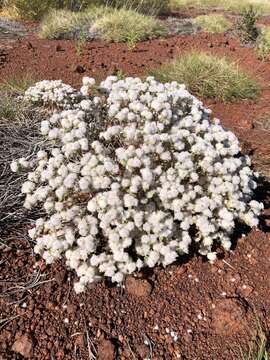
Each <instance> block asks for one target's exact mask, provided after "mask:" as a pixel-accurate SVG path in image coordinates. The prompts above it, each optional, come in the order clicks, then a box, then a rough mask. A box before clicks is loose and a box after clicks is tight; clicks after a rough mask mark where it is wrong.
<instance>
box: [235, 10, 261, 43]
mask: <svg viewBox="0 0 270 360" xmlns="http://www.w3.org/2000/svg"><path fill="white" fill-rule="evenodd" d="M257 18H258V15H257V12H256V11H255V10H254V8H253V6H250V7H249V8H247V9H245V10H244V11H243V15H242V19H241V22H240V23H239V25H238V32H239V35H240V39H241V41H242V42H244V43H249V42H253V41H256V39H257V37H258V35H259V31H258V28H257V26H256V22H257Z"/></svg>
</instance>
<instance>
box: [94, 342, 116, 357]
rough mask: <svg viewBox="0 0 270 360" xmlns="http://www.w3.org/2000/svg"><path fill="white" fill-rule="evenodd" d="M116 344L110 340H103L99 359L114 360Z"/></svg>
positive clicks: (99, 350) (100, 344)
mask: <svg viewBox="0 0 270 360" xmlns="http://www.w3.org/2000/svg"><path fill="white" fill-rule="evenodd" d="M114 352H115V349H114V345H113V344H112V342H111V341H110V340H102V341H101V342H100V343H99V346H98V359H99V360H113V359H114Z"/></svg>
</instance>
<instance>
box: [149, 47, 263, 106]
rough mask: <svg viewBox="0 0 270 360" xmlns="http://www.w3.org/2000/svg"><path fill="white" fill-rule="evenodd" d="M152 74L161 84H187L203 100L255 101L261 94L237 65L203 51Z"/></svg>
mask: <svg viewBox="0 0 270 360" xmlns="http://www.w3.org/2000/svg"><path fill="white" fill-rule="evenodd" d="M151 75H153V76H155V78H156V79H157V80H159V81H162V82H168V81H177V82H179V83H184V84H185V85H186V86H187V88H188V90H189V91H190V92H191V93H192V94H194V95H196V96H198V97H200V98H215V99H218V100H222V101H235V100H240V99H254V98H256V97H257V96H258V94H259V92H260V87H259V85H258V83H257V82H256V81H255V80H254V79H253V78H251V77H250V76H249V75H247V74H246V73H245V72H244V71H242V70H240V69H239V67H238V66H237V65H236V64H234V63H231V62H229V61H228V60H226V59H225V58H219V57H217V56H212V55H208V54H205V53H201V52H192V53H188V54H185V55H183V56H181V57H178V58H177V59H175V60H173V61H172V62H169V63H167V64H164V65H163V66H161V67H160V68H159V69H157V70H154V71H152V72H151Z"/></svg>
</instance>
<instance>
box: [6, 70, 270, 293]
mask: <svg viewBox="0 0 270 360" xmlns="http://www.w3.org/2000/svg"><path fill="white" fill-rule="evenodd" d="M57 84H58V85H57V86H56V87H55V82H53V83H51V82H48V81H47V82H43V83H42V85H40V84H37V85H36V86H34V87H32V88H30V89H29V90H28V91H27V92H26V95H25V97H26V98H27V99H29V100H34V101H36V99H38V101H39V102H43V103H44V104H47V103H48V101H49V102H52V103H54V104H55V105H57V106H58V107H63V108H64V110H63V111H62V112H58V113H54V114H53V115H52V116H51V118H50V119H49V120H46V121H43V122H42V123H41V132H42V134H43V135H44V136H45V137H46V139H47V140H48V141H49V142H50V143H51V144H52V147H51V148H50V149H49V150H48V151H39V152H38V153H37V154H36V156H34V157H32V158H29V159H20V160H19V161H18V162H15V161H14V162H13V163H12V165H11V167H12V169H13V170H14V171H20V170H22V169H26V170H27V173H28V175H27V176H28V179H27V181H26V182H25V183H24V184H23V186H22V193H24V194H25V195H26V198H25V207H26V208H27V209H30V208H32V207H35V206H37V205H42V206H43V208H44V209H45V211H46V216H45V217H44V218H40V219H38V220H37V221H36V223H35V227H33V228H32V229H31V230H30V231H29V234H30V236H31V238H32V239H34V240H35V241H36V245H35V252H36V253H38V254H40V255H41V256H42V257H43V258H44V259H45V260H46V262H47V263H52V262H53V261H55V260H56V259H59V258H61V257H65V259H66V262H67V265H68V266H69V267H70V268H72V269H74V270H75V271H76V273H77V275H78V277H79V281H78V282H77V283H76V284H75V290H76V291H77V292H81V291H83V290H84V288H85V285H86V284H88V283H91V282H94V281H97V280H99V279H101V278H102V277H104V276H105V277H109V278H111V279H112V281H114V282H121V281H122V280H123V278H124V276H125V275H126V274H130V273H133V272H134V271H136V270H139V269H141V268H142V267H144V266H148V267H154V266H155V265H158V264H162V265H163V266H166V265H168V264H171V263H173V262H174V261H175V260H176V259H177V257H178V256H180V255H181V254H187V253H188V252H189V248H190V246H191V245H192V247H193V248H196V249H197V250H198V252H199V253H200V254H203V255H206V256H207V257H208V259H209V260H211V261H213V260H214V259H215V257H216V252H215V250H216V248H217V247H218V246H222V247H223V248H224V249H226V250H228V249H230V246H231V240H230V237H231V234H232V232H233V230H234V227H235V221H236V220H240V221H243V222H244V223H246V224H248V225H249V226H256V225H257V224H258V214H259V213H260V211H261V209H262V207H263V206H262V204H260V203H258V202H257V201H255V200H252V196H253V190H254V189H255V188H256V182H255V178H256V176H257V174H254V173H253V171H252V170H251V168H250V160H249V158H248V157H247V156H241V155H240V148H239V143H238V140H237V138H236V137H235V135H234V134H233V133H232V132H230V131H226V130H225V129H224V128H223V127H222V126H221V125H220V123H219V121H218V120H214V121H213V122H211V121H210V120H209V113H210V111H209V110H207V109H205V108H204V107H203V104H202V103H201V102H200V101H199V100H198V99H196V98H195V97H194V96H192V95H191V94H190V93H189V92H188V91H187V90H186V89H185V87H184V85H180V84H178V83H176V82H171V83H166V84H161V83H159V82H157V81H155V80H154V78H152V77H149V78H147V79H146V81H142V80H140V79H139V78H130V77H128V78H126V79H124V80H118V79H117V77H114V76H111V77H108V78H107V79H106V80H105V81H104V82H103V83H101V84H100V90H101V95H100V97H91V96H89V95H88V91H89V88H90V87H91V86H93V85H94V80H93V79H91V78H84V80H83V87H82V89H81V91H80V92H78V93H76V92H75V91H74V90H73V91H69V87H67V86H66V85H64V84H62V83H57ZM56 88H57V91H56ZM61 92H62V93H61ZM74 98H76V99H77V100H78V99H80V101H77V100H76V101H74ZM48 99H49V100H48ZM81 99H83V100H81ZM69 100H70V101H69ZM194 245H195V246H194Z"/></svg>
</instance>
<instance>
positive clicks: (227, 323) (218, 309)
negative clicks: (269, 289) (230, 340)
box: [212, 299, 246, 336]
mask: <svg viewBox="0 0 270 360" xmlns="http://www.w3.org/2000/svg"><path fill="white" fill-rule="evenodd" d="M245 316H246V313H245V309H244V308H243V306H242V305H241V304H240V303H239V302H238V301H236V300H233V299H224V300H221V301H219V302H218V303H217V304H216V306H215V308H214V309H213V312H212V329H213V331H214V332H215V333H216V334H218V335H222V336H232V335H234V334H236V333H239V332H240V331H241V330H243V329H244V327H245V325H246V321H245Z"/></svg>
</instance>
